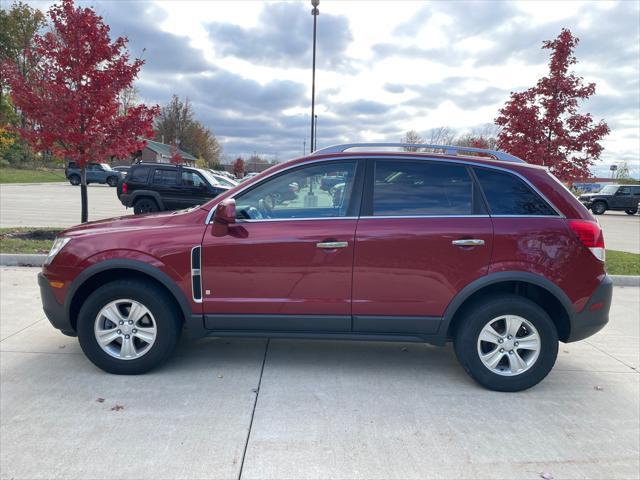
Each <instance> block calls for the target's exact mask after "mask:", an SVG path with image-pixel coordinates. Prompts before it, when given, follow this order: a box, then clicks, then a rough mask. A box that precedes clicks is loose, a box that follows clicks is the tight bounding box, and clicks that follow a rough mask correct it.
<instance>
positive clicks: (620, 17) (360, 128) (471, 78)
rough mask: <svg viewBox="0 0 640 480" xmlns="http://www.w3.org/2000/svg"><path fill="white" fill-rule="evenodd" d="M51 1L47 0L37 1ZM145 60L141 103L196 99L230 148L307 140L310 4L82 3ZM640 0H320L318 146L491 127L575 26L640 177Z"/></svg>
mask: <svg viewBox="0 0 640 480" xmlns="http://www.w3.org/2000/svg"><path fill="white" fill-rule="evenodd" d="M30 3H32V4H33V5H35V6H38V7H40V8H42V9H46V8H47V6H48V5H50V4H51V2H37V1H35V2H30ZM87 3H88V4H90V5H92V6H93V7H94V8H95V10H96V11H97V12H98V13H99V14H100V15H102V16H103V17H104V19H105V21H106V22H107V23H108V24H109V25H110V26H111V29H112V33H113V34H114V35H126V36H127V37H128V38H129V40H130V45H129V46H130V49H131V51H132V53H133V54H134V55H136V56H141V57H142V58H144V59H145V60H146V65H145V66H144V67H143V70H142V74H141V76H140V78H139V81H138V83H137V87H138V88H139V90H140V93H141V96H142V98H143V99H144V101H146V102H150V103H159V104H164V103H166V102H167V100H168V99H169V98H170V97H171V95H172V94H177V95H179V96H181V97H188V98H189V99H190V100H191V101H192V103H193V105H194V107H195V111H196V115H197V117H198V119H200V120H201V121H202V122H203V123H204V124H205V125H207V126H208V127H210V128H211V129H212V130H213V132H214V133H215V135H216V136H217V137H218V138H219V139H220V140H221V142H222V144H223V146H224V151H225V154H226V155H228V156H229V157H233V156H235V155H238V154H244V155H246V154H250V153H253V152H254V151H255V152H257V153H258V154H263V155H268V156H275V157H277V158H278V159H280V160H284V159H288V158H291V157H294V156H299V155H301V154H302V150H303V141H305V140H306V142H307V151H308V143H309V140H308V138H309V134H310V132H309V129H310V125H309V119H310V98H311V32H312V22H313V17H312V16H311V6H310V3H309V2H308V1H305V2H294V1H292V2H283V3H277V2H268V3H267V2H251V1H203V0H200V1H185V0H180V1H166V0H163V1H155V2H154V1H136V2H131V1H127V0H119V1H100V0H95V1H93V2H87ZM639 5H640V3H639V2H637V1H633V0H632V1H619V2H579V1H570V2H559V1H553V2H552V1H540V2H535V1H528V2H513V3H512V2H481V1H473V2H463V1H451V2H445V1H437V2H431V3H427V2H418V1H411V2H405V1H368V2H365V1H346V0H340V1H338V0H334V1H328V0H322V1H321V4H320V12H321V13H320V16H319V17H318V51H317V55H318V57H317V72H316V113H317V114H318V147H322V146H326V145H330V144H334V143H341V142H353V141H375V140H380V141H398V140H399V139H400V137H401V136H402V134H403V133H404V132H405V131H406V130H409V129H413V130H417V131H418V132H421V133H423V134H424V135H425V136H427V135H428V131H429V130H430V129H433V128H437V127H440V126H447V127H450V128H452V129H454V130H456V131H458V132H460V133H464V132H468V131H473V130H474V129H478V128H481V127H482V126H483V125H485V124H487V123H492V122H493V119H494V118H495V117H496V115H497V112H498V109H499V108H500V106H501V105H503V104H504V102H505V101H506V100H507V99H508V96H509V92H511V91H518V90H524V89H526V88H528V87H530V86H532V85H533V84H535V82H536V81H537V79H538V78H540V77H541V76H542V75H544V74H545V73H546V72H547V61H548V53H547V51H543V50H541V49H540V47H541V44H542V41H543V40H545V39H552V38H554V37H555V36H557V35H558V33H559V32H560V30H561V28H563V27H567V28H569V29H571V31H572V32H573V33H574V34H575V35H577V36H578V37H579V38H580V39H581V42H580V44H579V46H578V49H577V51H576V55H577V57H578V60H579V64H578V65H577V66H576V67H575V71H576V72H577V74H578V75H580V76H583V77H584V78H585V80H587V81H592V82H596V84H597V89H596V95H595V96H594V97H593V98H592V99H590V100H589V101H588V102H586V103H584V104H583V111H589V112H591V113H592V114H593V116H594V119H595V120H599V119H601V118H604V119H605V120H606V121H607V122H608V124H609V126H610V127H611V134H610V135H609V136H608V137H607V139H606V141H605V152H604V154H603V162H602V164H601V165H600V166H599V167H597V170H596V173H599V174H607V173H608V170H609V165H610V164H611V163H615V162H620V161H623V160H626V161H628V162H629V164H630V165H631V166H632V170H633V174H634V176H636V177H637V176H638V175H639V174H640V160H639V155H638V152H639V151H640V85H639V78H640V32H639V25H640V10H639Z"/></svg>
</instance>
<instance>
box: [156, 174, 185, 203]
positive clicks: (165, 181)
mask: <svg viewBox="0 0 640 480" xmlns="http://www.w3.org/2000/svg"><path fill="white" fill-rule="evenodd" d="M178 174H179V171H178V169H177V168H175V167H174V168H171V167H157V168H156V169H155V170H154V172H153V177H152V178H151V190H153V191H155V192H158V194H160V198H162V203H163V204H164V208H165V210H176V209H178V208H182V204H183V203H182V202H183V199H182V188H181V186H180V183H179V181H180V179H179V177H178Z"/></svg>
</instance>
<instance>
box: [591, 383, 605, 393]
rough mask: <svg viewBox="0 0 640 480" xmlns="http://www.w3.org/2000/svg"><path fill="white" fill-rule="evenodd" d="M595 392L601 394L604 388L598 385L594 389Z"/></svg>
mask: <svg viewBox="0 0 640 480" xmlns="http://www.w3.org/2000/svg"><path fill="white" fill-rule="evenodd" d="M593 389H594V390H597V391H599V392H601V391H602V390H603V388H602V387H599V386H598V385H596V386H595V387H593Z"/></svg>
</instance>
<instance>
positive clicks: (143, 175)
mask: <svg viewBox="0 0 640 480" xmlns="http://www.w3.org/2000/svg"><path fill="white" fill-rule="evenodd" d="M149 170H150V168H149V167H136V168H132V169H131V170H130V171H129V173H128V174H127V180H128V181H129V180H130V181H132V182H141V183H147V178H148V177H149Z"/></svg>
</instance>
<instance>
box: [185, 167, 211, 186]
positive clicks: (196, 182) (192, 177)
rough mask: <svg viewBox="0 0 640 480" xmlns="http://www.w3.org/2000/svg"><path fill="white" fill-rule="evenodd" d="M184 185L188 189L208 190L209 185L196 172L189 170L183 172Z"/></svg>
mask: <svg viewBox="0 0 640 480" xmlns="http://www.w3.org/2000/svg"><path fill="white" fill-rule="evenodd" d="M182 184H183V185H186V186H187V187H195V188H206V186H207V184H206V182H205V181H204V178H202V177H201V176H200V175H198V174H197V173H196V172H192V171H189V170H183V172H182Z"/></svg>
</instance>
